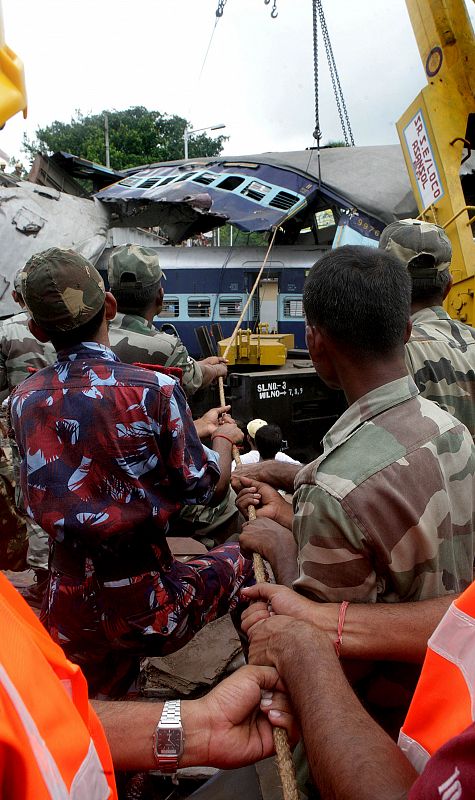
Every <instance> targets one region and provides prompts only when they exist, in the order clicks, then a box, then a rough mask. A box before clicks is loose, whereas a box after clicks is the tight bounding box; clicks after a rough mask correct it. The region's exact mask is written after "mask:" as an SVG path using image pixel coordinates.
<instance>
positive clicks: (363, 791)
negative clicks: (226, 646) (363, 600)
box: [249, 617, 417, 800]
mask: <svg viewBox="0 0 475 800" xmlns="http://www.w3.org/2000/svg"><path fill="white" fill-rule="evenodd" d="M249 657H250V660H251V662H252V663H259V664H262V663H265V664H272V665H273V666H275V667H276V669H277V670H278V672H279V674H280V675H281V677H282V679H283V680H284V682H285V684H286V686H287V689H288V691H289V694H290V697H291V700H292V704H293V707H294V709H295V712H296V714H297V717H298V719H299V721H300V726H301V729H302V733H303V739H304V744H305V750H306V753H307V758H308V762H309V766H310V770H311V773H312V777H313V780H314V782H315V784H316V786H317V787H318V789H319V791H320V793H321V796H322V798H323V800H355V798H358V800H374V798H378V800H402V798H405V797H407V792H408V791H409V789H410V787H411V786H412V784H413V783H414V781H415V780H416V778H417V773H416V771H415V770H414V769H413V767H412V766H411V764H410V763H409V761H408V760H407V759H406V757H405V756H404V755H403V753H402V751H401V750H400V749H399V748H398V747H397V745H396V744H395V742H394V741H393V740H392V739H391V738H390V737H389V736H388V735H387V734H386V733H385V732H384V731H383V730H382V729H381V728H380V727H379V725H378V724H377V723H376V722H375V721H374V720H373V719H372V718H371V717H370V716H369V715H368V714H367V712H366V711H365V710H364V709H363V707H362V706H361V705H360V703H359V701H358V699H357V698H356V695H355V694H354V692H353V691H352V689H351V688H350V686H349V684H348V681H347V680H346V678H345V676H344V674H343V671H342V669H341V666H340V664H339V662H338V659H337V657H336V655H335V651H334V648H333V646H332V645H331V643H330V642H329V640H328V638H327V637H326V636H322V635H321V634H318V633H316V632H315V629H314V628H312V627H311V626H310V625H307V624H306V623H302V622H297V623H296V622H295V620H292V619H290V618H287V617H273V618H271V619H269V620H266V621H265V622H264V623H262V625H258V626H257V627H256V628H255V634H254V635H253V636H251V647H250V652H249Z"/></svg>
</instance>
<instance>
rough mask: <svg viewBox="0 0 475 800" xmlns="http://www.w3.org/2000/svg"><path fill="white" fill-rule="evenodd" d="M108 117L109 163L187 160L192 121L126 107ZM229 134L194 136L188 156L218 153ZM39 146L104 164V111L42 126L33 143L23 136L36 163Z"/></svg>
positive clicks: (132, 164) (121, 165) (118, 165)
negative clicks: (185, 142)
mask: <svg viewBox="0 0 475 800" xmlns="http://www.w3.org/2000/svg"><path fill="white" fill-rule="evenodd" d="M106 113H107V114H108V118H109V148H110V164H111V167H112V168H113V169H118V170H121V169H127V168H128V167H136V166H139V165H141V164H151V163H154V162H157V161H175V160H178V159H181V158H183V131H184V130H185V125H186V124H187V120H185V119H184V118H183V117H179V116H177V115H176V114H173V115H169V114H161V113H160V112H159V111H148V110H147V109H146V108H144V107H143V106H136V107H135V108H128V109H126V110H125V111H107V112H106ZM226 138H227V137H225V136H216V137H215V138H213V139H211V138H210V137H209V136H206V134H204V133H203V134H201V135H200V136H193V137H191V138H190V140H189V157H190V158H198V157H201V156H217V155H219V154H220V152H221V150H222V149H223V143H224V142H225V141H226ZM38 150H40V151H43V152H47V153H50V154H51V153H55V152H57V151H58V150H63V151H65V152H67V153H73V155H76V156H81V157H82V158H87V159H89V161H95V162H96V163H98V164H105V160H106V156H105V140H104V112H103V113H101V114H93V115H90V116H83V114H81V112H80V111H76V115H75V116H74V117H73V118H72V119H71V122H69V123H66V122H59V121H58V120H56V121H55V122H52V123H51V125H47V126H46V127H45V128H38V130H37V131H36V138H35V139H34V140H32V141H30V140H28V138H27V137H26V136H25V137H24V138H23V151H24V152H25V153H26V154H27V155H29V156H30V158H31V160H32V161H33V159H34V157H35V155H36V152H37V151H38Z"/></svg>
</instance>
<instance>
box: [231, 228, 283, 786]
mask: <svg viewBox="0 0 475 800" xmlns="http://www.w3.org/2000/svg"><path fill="white" fill-rule="evenodd" d="M277 230H278V226H277V225H276V227H275V228H274V233H273V234H272V238H271V240H270V243H269V247H268V248H267V252H266V254H265V257H264V261H263V262H262V266H261V268H260V270H259V272H258V275H257V278H256V280H255V281H254V285H253V287H252V289H251V291H250V293H249V297H248V298H247V301H246V303H245V305H244V308H243V310H242V312H241V316H240V317H239V319H238V321H237V322H236V325H235V327H234V331H233V333H232V335H231V338H230V339H229V342H228V344H227V345H226V348H225V350H224V353H223V357H224V358H226V356H227V355H228V354H229V351H230V349H231V347H232V346H233V343H234V340H235V338H236V336H237V333H238V330H239V328H240V326H241V323H242V321H243V319H244V317H245V315H246V311H247V309H248V308H249V306H250V304H251V300H252V298H253V296H254V293H255V291H256V289H257V287H258V285H259V281H260V279H261V276H262V273H263V272H264V269H265V266H266V264H267V262H268V260H269V256H270V253H271V250H272V247H273V246H274V241H275V237H276V235H277ZM218 387H219V402H220V405H221V406H225V405H226V397H225V394H224V382H223V379H222V378H218ZM233 458H234V460H235V462H236V464H237V465H239V464H240V463H241V458H240V456H239V450H238V449H237V447H236V445H233ZM247 513H248V517H249V519H250V520H254V519H256V511H255V508H254V506H249V507H248V509H247ZM253 564H254V574H255V576H256V581H257V583H266V582H267V580H268V577H267V575H266V570H265V567H264V561H263V559H262V556H261V555H260V554H259V553H254V554H253ZM272 736H273V739H274V747H275V755H276V760H277V768H278V770H279V775H280V780H281V782H282V792H283V796H284V800H299V793H298V789H297V780H296V777H295V768H294V763H293V761H292V753H291V751H290V746H289V742H288V739H287V733H286V731H285V730H284V729H283V728H277V727H276V728H274V727H273V728H272Z"/></svg>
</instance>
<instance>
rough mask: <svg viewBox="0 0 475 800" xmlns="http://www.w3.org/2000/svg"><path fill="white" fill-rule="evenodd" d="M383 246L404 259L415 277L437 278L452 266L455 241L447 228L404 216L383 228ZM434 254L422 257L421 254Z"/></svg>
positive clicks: (380, 243) (381, 237)
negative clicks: (451, 241)
mask: <svg viewBox="0 0 475 800" xmlns="http://www.w3.org/2000/svg"><path fill="white" fill-rule="evenodd" d="M379 246H380V247H381V248H382V249H383V250H387V251H388V252H389V253H392V254H393V255H395V256H396V258H398V259H399V261H403V262H404V263H405V264H406V265H407V268H408V270H409V272H410V273H411V275H412V276H413V277H414V276H416V275H417V277H420V278H422V277H424V278H431V277H433V278H435V277H436V276H437V274H438V273H439V272H443V271H444V270H447V269H448V268H449V267H450V261H451V259H452V245H451V243H450V239H449V237H448V236H447V234H446V233H445V231H444V229H443V228H441V227H439V225H434V224H433V223H431V222H424V221H422V220H418V219H401V220H398V221H397V222H391V224H390V225H388V226H387V227H386V228H385V229H384V231H383V232H382V234H381V236H380V239H379ZM421 255H425V256H430V257H431V262H430V263H428V260H427V259H419V256H421Z"/></svg>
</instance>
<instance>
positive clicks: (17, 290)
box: [0, 270, 55, 601]
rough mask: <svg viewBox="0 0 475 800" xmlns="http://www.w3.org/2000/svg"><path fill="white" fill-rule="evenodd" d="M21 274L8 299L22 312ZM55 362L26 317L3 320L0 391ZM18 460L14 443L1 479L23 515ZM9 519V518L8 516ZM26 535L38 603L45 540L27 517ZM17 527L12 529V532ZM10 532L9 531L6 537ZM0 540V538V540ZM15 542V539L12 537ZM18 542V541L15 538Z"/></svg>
mask: <svg viewBox="0 0 475 800" xmlns="http://www.w3.org/2000/svg"><path fill="white" fill-rule="evenodd" d="M21 276H22V272H21V270H19V271H18V272H17V273H16V275H15V279H14V290H13V292H12V297H13V299H14V300H15V302H16V303H18V305H19V306H20V307H21V308H22V309H24V308H25V302H24V300H23V295H22V288H21ZM54 360H55V352H54V348H53V346H52V345H51V344H50V343H48V344H42V343H41V342H39V341H38V339H36V338H35V337H34V336H33V334H32V333H31V332H30V329H29V327H28V314H27V313H26V312H25V311H24V310H22V311H21V313H19V314H15V316H13V317H10V318H9V319H6V320H4V321H3V322H2V323H1V325H0V390H2V391H5V390H6V391H8V393H10V392H11V391H12V390H13V389H14V388H15V386H18V384H20V383H21V382H22V381H24V380H25V379H26V378H28V377H29V376H30V375H31V374H32V373H33V372H35V371H36V370H39V369H43V367H46V366H48V364H52V363H53V362H54ZM18 472H19V456H18V451H17V448H16V446H15V444H14V443H12V447H11V459H10V458H9V459H6V460H4V463H3V465H2V476H3V477H4V478H5V480H6V481H7V482H8V483H9V484H10V485H11V487H12V492H13V494H11V493H10V492H9V490H8V488H7V490H6V492H7V493H6V497H10V496H14V497H15V502H16V506H17V508H18V509H20V511H23V513H24V509H23V502H22V497H21V490H20V484H19V480H18ZM10 515H12V516H11V519H12V520H17V521H18V523H20V520H21V517H20V516H19V515H18V514H17V513H15V512H14V510H13V509H11V512H10ZM10 515H9V516H10ZM25 524H26V530H27V533H28V553H27V559H26V561H27V564H28V565H29V566H30V567H31V568H32V569H33V570H35V574H36V579H37V587H35V588H33V589H31V591H29V592H28V593H27V599H30V600H32V601H41V594H42V591H41V586H42V585H43V586H45V579H46V577H47V569H48V536H47V534H46V533H45V531H44V530H43V529H42V528H40V526H39V525H37V524H36V523H35V522H34V521H33V520H32V519H30V518H29V517H26V518H25V521H23V520H21V524H20V528H21V530H22V531H24V530H25ZM16 527H17V526H15V528H16ZM10 534H11V530H10V531H9V536H10ZM2 538H3V536H2ZM13 538H15V537H13ZM17 538H18V537H17Z"/></svg>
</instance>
